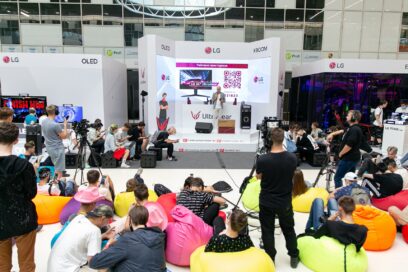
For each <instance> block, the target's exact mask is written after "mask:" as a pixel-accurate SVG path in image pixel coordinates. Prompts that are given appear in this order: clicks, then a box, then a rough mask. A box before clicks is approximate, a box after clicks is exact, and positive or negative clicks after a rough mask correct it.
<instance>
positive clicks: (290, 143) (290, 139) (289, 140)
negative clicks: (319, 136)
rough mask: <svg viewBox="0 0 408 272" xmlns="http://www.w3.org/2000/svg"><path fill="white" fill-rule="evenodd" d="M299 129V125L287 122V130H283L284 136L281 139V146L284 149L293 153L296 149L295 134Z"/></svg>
mask: <svg viewBox="0 0 408 272" xmlns="http://www.w3.org/2000/svg"><path fill="white" fill-rule="evenodd" d="M298 130H299V125H298V124H296V123H290V124H289V130H288V131H285V138H284V141H283V147H284V148H285V150H286V151H288V152H291V153H295V152H296V151H297V147H296V135H297V131H298Z"/></svg>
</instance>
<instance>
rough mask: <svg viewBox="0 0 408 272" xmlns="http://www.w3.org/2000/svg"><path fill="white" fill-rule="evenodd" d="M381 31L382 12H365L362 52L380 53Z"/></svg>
mask: <svg viewBox="0 0 408 272" xmlns="http://www.w3.org/2000/svg"><path fill="white" fill-rule="evenodd" d="M380 29H381V12H364V14H363V28H362V34H361V51H362V52H378V46H379V42H380Z"/></svg>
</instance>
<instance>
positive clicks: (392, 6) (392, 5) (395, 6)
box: [384, 0, 402, 11]
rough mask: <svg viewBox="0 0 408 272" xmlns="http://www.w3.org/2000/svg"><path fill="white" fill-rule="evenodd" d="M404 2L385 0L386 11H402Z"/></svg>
mask: <svg viewBox="0 0 408 272" xmlns="http://www.w3.org/2000/svg"><path fill="white" fill-rule="evenodd" d="M401 9H402V0H384V11H401Z"/></svg>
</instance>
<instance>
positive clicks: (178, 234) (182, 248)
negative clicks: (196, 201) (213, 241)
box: [166, 205, 213, 266]
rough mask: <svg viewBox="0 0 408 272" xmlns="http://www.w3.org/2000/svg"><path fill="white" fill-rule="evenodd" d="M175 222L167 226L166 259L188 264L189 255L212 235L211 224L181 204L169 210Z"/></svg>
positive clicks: (177, 263)
mask: <svg viewBox="0 0 408 272" xmlns="http://www.w3.org/2000/svg"><path fill="white" fill-rule="evenodd" d="M171 215H172V217H173V218H174V221H175V222H170V223H169V224H168V226H167V229H166V233H167V243H166V244H167V247H166V260H167V261H168V262H169V263H171V264H174V265H178V266H190V256H191V254H192V253H193V252H194V250H196V249H197V248H199V247H200V246H203V245H206V244H207V243H208V241H209V240H210V238H211V237H212V235H213V229H212V227H211V226H209V225H207V224H206V223H204V221H203V220H202V219H201V218H200V217H198V216H197V215H195V214H194V213H193V212H192V211H190V210H189V209H187V208H186V207H183V206H178V205H177V206H175V207H174V208H173V209H172V210H171Z"/></svg>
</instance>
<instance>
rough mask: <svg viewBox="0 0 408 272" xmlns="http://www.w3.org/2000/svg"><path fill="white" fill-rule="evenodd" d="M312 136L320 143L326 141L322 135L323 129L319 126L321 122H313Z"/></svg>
mask: <svg viewBox="0 0 408 272" xmlns="http://www.w3.org/2000/svg"><path fill="white" fill-rule="evenodd" d="M311 129H312V130H311V131H310V136H312V138H313V139H314V140H315V141H316V142H317V143H318V144H322V143H323V142H324V138H323V137H322V133H323V130H321V128H319V123H317V122H313V123H312V125H311Z"/></svg>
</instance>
